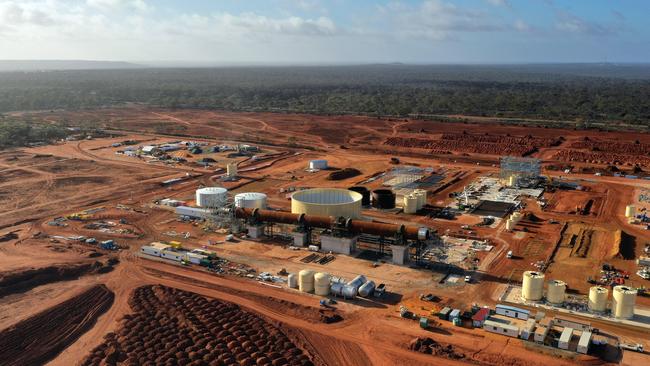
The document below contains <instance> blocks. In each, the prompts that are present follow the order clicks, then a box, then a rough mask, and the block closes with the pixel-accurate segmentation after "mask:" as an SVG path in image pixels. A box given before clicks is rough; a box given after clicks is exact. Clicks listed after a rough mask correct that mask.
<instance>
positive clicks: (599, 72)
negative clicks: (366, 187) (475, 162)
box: [0, 64, 650, 126]
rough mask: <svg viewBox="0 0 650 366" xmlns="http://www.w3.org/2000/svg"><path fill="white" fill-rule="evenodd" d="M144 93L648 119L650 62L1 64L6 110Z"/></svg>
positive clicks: (258, 107) (140, 97)
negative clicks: (63, 67) (54, 67)
mask: <svg viewBox="0 0 650 366" xmlns="http://www.w3.org/2000/svg"><path fill="white" fill-rule="evenodd" d="M129 102H134V103H146V104H149V105H154V106H161V107H169V108H211V109H219V110H231V111H286V112H306V113H318V114H342V113H363V114H370V115H381V116H388V115H391V116H406V115H409V114H438V115H448V114H465V115H474V116H491V117H504V118H505V117H508V118H538V119H550V120H568V121H576V120H578V121H585V122H589V121H594V122H604V121H613V122H617V123H621V122H622V123H627V124H633V125H644V126H647V125H650V66H649V65H611V64H603V65H597V64H586V65H580V64H575V65H571V64H569V65H510V66H506V65H503V66H498V65H494V66H459V65H447V66H446V65H433V66H412V65H400V64H394V65H365V66H330V67H324V66H323V67H315V66H313V67H230V68H227V67H222V68H187V69H181V68H179V69H156V68H142V69H131V70H128V69H126V70H78V71H70V70H67V71H41V72H35V71H29V72H24V71H23V72H0V112H8V111H23V110H50V109H82V108H94V107H106V106H115V105H122V104H124V103H129Z"/></svg>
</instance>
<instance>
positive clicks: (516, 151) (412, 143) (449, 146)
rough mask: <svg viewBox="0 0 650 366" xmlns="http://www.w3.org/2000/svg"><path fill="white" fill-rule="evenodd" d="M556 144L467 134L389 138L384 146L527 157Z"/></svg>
mask: <svg viewBox="0 0 650 366" xmlns="http://www.w3.org/2000/svg"><path fill="white" fill-rule="evenodd" d="M556 143H557V141H556V139H536V138H533V137H509V136H491V135H489V136H486V135H469V134H443V135H442V138H441V139H439V140H433V139H419V138H407V137H390V138H388V139H387V140H386V141H385V142H384V144H385V145H390V146H398V147H406V148H417V149H427V150H430V151H431V152H432V153H435V154H439V153H440V152H447V151H457V152H465V153H475V154H486V155H517V156H525V155H529V154H532V153H533V152H535V151H537V148H538V147H547V146H553V145H555V144H556Z"/></svg>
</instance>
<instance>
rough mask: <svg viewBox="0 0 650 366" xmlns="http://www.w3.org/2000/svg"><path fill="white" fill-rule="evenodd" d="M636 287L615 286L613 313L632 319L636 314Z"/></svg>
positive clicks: (622, 317)
mask: <svg viewBox="0 0 650 366" xmlns="http://www.w3.org/2000/svg"><path fill="white" fill-rule="evenodd" d="M635 302H636V289H633V288H631V287H628V286H615V287H614V290H613V292H612V314H613V315H614V317H615V318H618V319H631V318H632V317H633V316H634V303H635Z"/></svg>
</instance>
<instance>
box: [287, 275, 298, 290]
mask: <svg viewBox="0 0 650 366" xmlns="http://www.w3.org/2000/svg"><path fill="white" fill-rule="evenodd" d="M287 286H289V288H298V276H296V274H295V273H289V275H288V276H287Z"/></svg>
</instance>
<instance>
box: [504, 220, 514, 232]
mask: <svg viewBox="0 0 650 366" xmlns="http://www.w3.org/2000/svg"><path fill="white" fill-rule="evenodd" d="M514 229H515V223H514V221H512V219H507V220H506V230H508V231H512V230H514Z"/></svg>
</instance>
